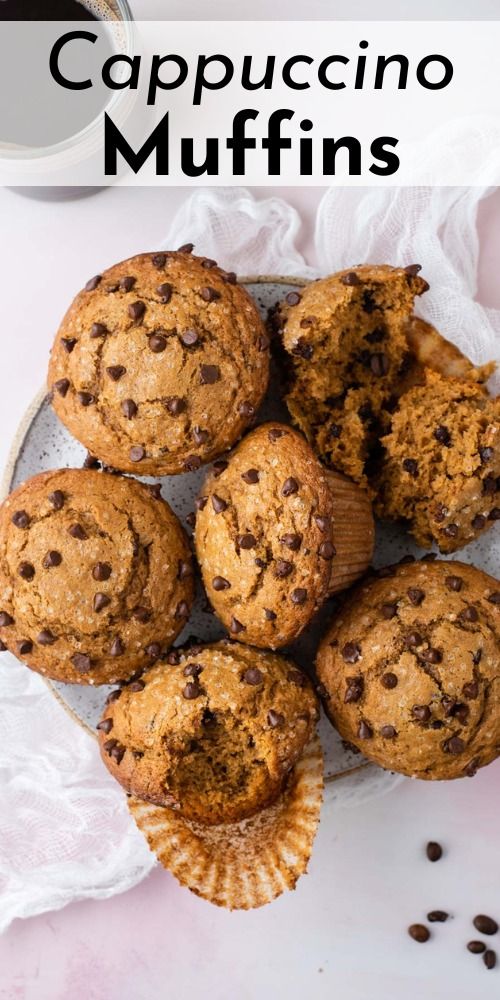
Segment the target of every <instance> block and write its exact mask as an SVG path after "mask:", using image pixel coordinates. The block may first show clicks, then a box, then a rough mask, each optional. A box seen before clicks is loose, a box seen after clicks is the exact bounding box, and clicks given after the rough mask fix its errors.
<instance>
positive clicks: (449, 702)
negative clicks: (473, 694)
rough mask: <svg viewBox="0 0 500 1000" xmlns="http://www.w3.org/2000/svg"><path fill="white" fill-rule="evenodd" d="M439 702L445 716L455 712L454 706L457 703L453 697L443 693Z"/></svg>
mask: <svg viewBox="0 0 500 1000" xmlns="http://www.w3.org/2000/svg"><path fill="white" fill-rule="evenodd" d="M441 704H442V706H443V710H444V714H445V715H446V716H448V717H450V716H452V715H454V714H455V708H456V704H457V703H456V701H455V699H454V698H450V697H449V696H448V695H445V696H444V697H443V698H442V700H441Z"/></svg>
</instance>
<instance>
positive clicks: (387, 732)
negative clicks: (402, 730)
mask: <svg viewBox="0 0 500 1000" xmlns="http://www.w3.org/2000/svg"><path fill="white" fill-rule="evenodd" d="M380 735H381V736H383V738H384V740H393V739H394V737H395V736H397V732H396V730H395V728H394V726H382V728H381V730H380Z"/></svg>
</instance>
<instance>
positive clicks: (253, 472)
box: [241, 469, 259, 486]
mask: <svg viewBox="0 0 500 1000" xmlns="http://www.w3.org/2000/svg"><path fill="white" fill-rule="evenodd" d="M241 478H242V480H243V482H244V483H247V484H248V486H253V485H254V483H258V482H259V473H258V471H257V469H247V471H246V472H242V474H241Z"/></svg>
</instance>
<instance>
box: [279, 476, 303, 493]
mask: <svg viewBox="0 0 500 1000" xmlns="http://www.w3.org/2000/svg"><path fill="white" fill-rule="evenodd" d="M298 489H299V484H298V482H297V480H296V479H294V477H293V476H289V477H288V479H285V482H284V483H283V486H282V487H281V496H282V497H291V496H292V495H293V494H294V493H297V492H298Z"/></svg>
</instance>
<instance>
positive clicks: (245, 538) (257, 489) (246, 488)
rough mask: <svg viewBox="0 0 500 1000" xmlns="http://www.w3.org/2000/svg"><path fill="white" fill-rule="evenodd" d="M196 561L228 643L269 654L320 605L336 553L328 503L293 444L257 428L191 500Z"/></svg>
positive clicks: (283, 432) (322, 477)
mask: <svg viewBox="0 0 500 1000" xmlns="http://www.w3.org/2000/svg"><path fill="white" fill-rule="evenodd" d="M197 507H198V513H197V516H196V532H195V539H196V552H197V556H198V561H199V563H200V566H201V571H202V575H203V582H204V584H205V587H206V590H207V594H208V597H209V599H210V601H211V603H212V605H213V607H214V608H215V611H216V613H217V615H218V616H219V618H220V619H221V621H222V622H223V623H224V625H226V626H227V628H228V629H229V631H230V634H231V636H232V637H233V638H235V639H239V640H240V641H241V642H251V643H253V644H254V645H256V646H266V647H268V648H270V649H277V648H278V647H280V646H284V645H285V644H286V643H288V642H290V641H291V640H292V639H294V638H295V637H296V636H297V635H299V633H300V632H301V631H302V629H303V628H304V627H305V626H306V625H307V623H308V622H309V621H310V619H311V617H312V615H313V614H314V612H315V610H316V609H317V608H318V606H319V605H320V604H321V603H322V602H323V600H324V599H325V597H326V595H327V593H328V590H329V584H330V574H331V564H332V559H333V557H334V554H335V549H334V546H333V543H332V513H333V499H332V495H331V492H330V490H329V487H328V483H327V479H326V474H325V471H324V470H323V468H322V467H321V465H320V464H319V462H318V461H317V460H316V458H315V457H314V454H313V452H312V451H311V448H310V447H309V445H308V444H307V442H306V441H305V440H304V438H303V437H302V435H300V434H297V432H296V431H294V430H292V429H291V428H290V427H286V426H285V425H283V424H278V423H267V424H262V425H261V426H260V427H258V428H256V430H254V431H252V432H251V433H250V434H248V435H247V437H246V438H245V439H244V440H243V441H242V442H241V443H240V444H239V445H238V447H237V448H236V449H235V451H234V453H233V454H232V455H231V456H230V458H229V460H228V462H227V463H225V468H222V471H221V466H220V465H219V467H218V468H217V469H216V470H215V472H212V473H210V474H209V476H208V478H207V480H206V481H205V483H204V485H203V488H202V494H201V496H200V497H199V498H198V501H197Z"/></svg>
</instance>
